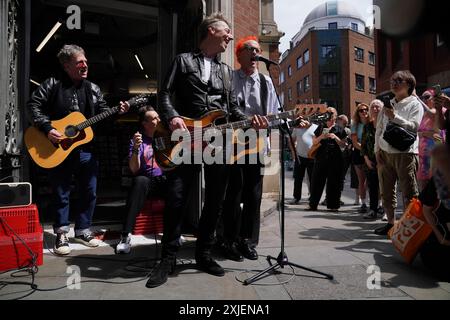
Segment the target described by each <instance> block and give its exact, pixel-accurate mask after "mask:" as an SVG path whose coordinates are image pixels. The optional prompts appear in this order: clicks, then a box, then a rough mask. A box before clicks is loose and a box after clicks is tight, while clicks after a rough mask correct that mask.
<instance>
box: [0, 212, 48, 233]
mask: <svg viewBox="0 0 450 320" xmlns="http://www.w3.org/2000/svg"><path fill="white" fill-rule="evenodd" d="M0 218H1V219H0V236H10V235H12V234H13V232H11V230H10V229H9V228H8V227H7V225H6V223H7V224H8V225H9V226H10V227H11V228H12V229H13V230H14V231H15V232H16V233H17V234H24V233H35V232H38V231H39V230H40V229H41V227H40V224H39V212H38V209H37V207H36V205H35V204H31V205H29V206H26V207H15V208H14V207H13V208H3V209H0ZM5 222H6V223H5Z"/></svg>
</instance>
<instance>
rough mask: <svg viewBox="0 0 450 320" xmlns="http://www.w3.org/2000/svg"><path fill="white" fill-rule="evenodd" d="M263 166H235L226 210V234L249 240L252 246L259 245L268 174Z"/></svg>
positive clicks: (233, 239)
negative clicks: (264, 182)
mask: <svg viewBox="0 0 450 320" xmlns="http://www.w3.org/2000/svg"><path fill="white" fill-rule="evenodd" d="M261 169H262V166H261V165H260V164H245V165H233V166H232V170H231V172H232V173H231V176H230V181H229V184H228V188H227V194H226V198H225V199H226V200H225V204H224V210H223V214H222V219H223V227H224V230H223V236H224V240H225V241H226V242H228V243H232V242H239V241H245V242H248V244H249V245H251V246H252V247H256V246H257V245H258V242H259V229H260V221H261V216H260V215H261V197H262V189H263V177H264V176H263V175H262V174H261ZM241 203H243V208H242V210H241Z"/></svg>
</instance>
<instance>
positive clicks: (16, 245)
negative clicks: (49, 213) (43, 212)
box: [0, 226, 44, 271]
mask: <svg viewBox="0 0 450 320" xmlns="http://www.w3.org/2000/svg"><path fill="white" fill-rule="evenodd" d="M19 237H20V238H21V239H22V240H23V241H24V242H25V243H26V244H27V246H28V247H29V248H30V249H31V251H32V252H33V253H34V254H35V255H36V257H37V259H36V265H38V266H40V265H42V264H43V250H44V248H43V232H42V228H41V227H40V226H39V230H38V232H34V233H23V234H19ZM31 262H32V257H31V254H30V252H29V251H28V249H27V247H26V246H25V245H24V244H23V243H22V241H20V239H19V238H18V237H17V236H15V235H12V236H0V271H8V270H14V269H21V268H25V267H29V266H31Z"/></svg>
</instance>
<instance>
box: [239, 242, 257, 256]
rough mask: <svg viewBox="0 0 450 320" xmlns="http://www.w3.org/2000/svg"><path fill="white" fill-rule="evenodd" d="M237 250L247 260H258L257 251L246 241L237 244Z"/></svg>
mask: <svg viewBox="0 0 450 320" xmlns="http://www.w3.org/2000/svg"><path fill="white" fill-rule="evenodd" d="M239 251H240V252H241V253H242V255H243V256H244V257H245V258H247V259H249V260H258V252H256V250H255V248H252V247H251V246H250V245H249V244H248V243H245V242H244V243H241V244H240V245H239Z"/></svg>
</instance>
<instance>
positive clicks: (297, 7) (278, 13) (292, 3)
mask: <svg viewBox="0 0 450 320" xmlns="http://www.w3.org/2000/svg"><path fill="white" fill-rule="evenodd" d="M324 2H326V1H325V0H307V1H305V0H274V10H275V22H276V23H277V25H278V30H280V31H283V32H285V35H284V37H282V38H281V39H280V46H279V49H280V52H281V53H283V52H284V51H285V50H287V49H289V41H291V39H292V38H293V37H294V36H295V34H296V33H297V32H299V31H300V29H301V27H302V25H303V21H304V20H305V18H306V16H307V15H308V14H309V13H310V12H311V11H312V10H313V9H314V8H315V7H317V6H318V5H319V4H321V3H324ZM346 2H348V3H350V4H352V5H353V6H355V8H356V9H357V10H358V11H359V12H360V13H361V15H362V16H363V18H364V21H366V20H367V19H368V17H369V13H368V12H367V11H370V9H368V8H370V6H371V5H372V0H346Z"/></svg>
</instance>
